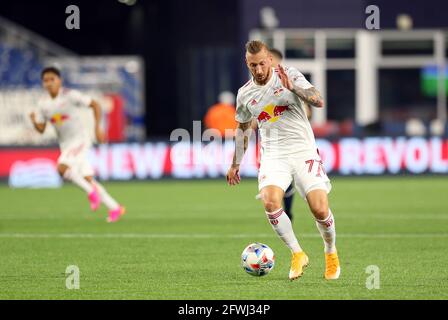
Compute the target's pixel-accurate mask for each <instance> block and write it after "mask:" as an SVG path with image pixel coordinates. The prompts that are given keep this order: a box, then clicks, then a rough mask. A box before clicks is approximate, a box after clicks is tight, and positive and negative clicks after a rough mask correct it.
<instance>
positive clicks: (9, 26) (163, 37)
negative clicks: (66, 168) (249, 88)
mask: <svg viewBox="0 0 448 320" xmlns="http://www.w3.org/2000/svg"><path fill="white" fill-rule="evenodd" d="M72 4H75V5H77V6H78V7H79V8H80V29H79V30H68V29H67V28H66V27H65V20H66V18H67V16H68V14H66V13H65V10H66V7H67V6H68V5H72ZM372 4H373V5H376V6H378V7H379V9H380V28H381V29H380V30H367V29H366V19H367V17H368V16H369V14H368V13H366V8H367V6H369V5H372ZM269 8H272V9H273V10H274V11H272V10H269ZM447 9H448V3H447V2H446V1H442V0H425V1H413V2H412V4H410V2H409V1H404V0H396V1H386V0H377V1H374V2H370V1H360V0H339V1H333V0H315V1H305V0H294V1H293V0H276V1H273V0H261V1H255V0H241V1H236V0H230V1H198V0H192V1H175V0H164V1H141V0H137V1H134V0H129V1H126V0H123V1H117V0H99V1H94V2H92V1H84V0H80V1H65V0H64V1H48V2H46V4H45V5H42V4H41V3H40V2H37V1H23V0H16V1H8V2H3V3H2V4H1V5H0V181H1V182H0V196H1V199H2V202H3V203H5V205H4V206H3V208H2V209H1V210H0V214H1V222H0V230H1V231H0V237H1V238H2V240H4V241H2V242H1V246H2V252H5V257H4V259H2V263H1V264H0V268H1V272H0V274H3V275H6V276H5V277H6V278H4V280H5V281H7V284H6V285H5V286H4V287H5V290H3V291H2V293H1V294H0V297H2V298H23V297H27V298H37V299H39V298H205V299H210V298H228V299H229V298H230V299H234V298H243V299H246V298H254V299H257V298H261V299H265V298H271V296H270V294H268V293H266V292H264V291H263V285H264V284H266V281H271V282H269V285H270V286H271V288H272V290H273V292H275V293H276V296H275V297H276V298H278V299H280V298H287V299H289V298H318V299H321V298H388V299H389V298H404V299H407V298H423V297H432V298H446V297H447V292H448V290H447V287H446V276H447V274H446V268H445V265H446V263H447V262H448V261H446V258H444V257H439V258H438V259H437V263H434V264H432V262H433V261H434V257H436V256H437V254H438V252H440V250H444V249H445V248H444V245H445V244H446V237H447V235H446V228H445V227H444V226H445V225H446V224H445V222H446V213H447V210H446V209H447V204H446V201H445V200H444V199H445V198H446V197H444V193H446V181H445V178H446V175H447V173H448V138H447V137H448V131H447V125H446V112H447V108H446V104H447V102H446V101H447V100H446V96H447V88H448V81H447V79H446V78H447V74H448V68H447V66H446V58H447V56H448V30H447V26H448V22H447V19H446V14H445V12H446V11H447ZM250 38H262V39H264V40H265V41H266V42H267V43H268V44H270V45H273V46H275V47H278V48H279V49H280V50H281V51H282V52H283V53H284V54H285V59H286V61H285V64H286V65H288V64H290V65H296V66H298V68H299V69H300V70H302V71H303V72H304V74H305V75H306V76H307V77H308V78H309V79H310V80H311V82H313V83H314V84H316V86H317V87H318V88H319V89H320V90H322V92H323V94H324V97H325V100H326V101H327V104H326V110H324V111H323V112H320V111H318V112H316V113H315V114H314V115H313V120H312V124H313V129H314V132H315V134H316V137H317V142H318V145H319V148H320V150H321V153H322V157H323V159H324V163H325V166H326V170H327V172H328V173H329V175H330V178H332V181H333V182H334V188H333V191H332V194H331V198H330V200H331V201H332V208H333V210H334V212H335V213H336V215H337V219H339V220H338V226H340V227H339V229H338V232H339V233H340V234H341V236H340V238H339V239H340V240H338V241H340V242H339V243H340V247H338V248H339V250H341V251H342V252H344V250H345V252H344V253H345V256H343V259H344V260H345V263H346V264H345V265H344V268H345V269H344V270H345V274H347V277H346V278H343V279H342V280H341V282H340V283H339V284H337V285H335V286H333V287H328V286H326V284H322V283H318V284H316V282H315V281H316V280H312V277H311V278H308V280H307V279H305V278H304V280H303V286H302V288H306V289H307V290H301V291H298V290H296V291H294V290H293V291H285V290H284V283H283V282H281V280H280V279H281V273H280V271H279V270H283V269H284V270H283V271H285V270H286V269H287V263H286V262H283V264H282V262H279V264H278V267H277V269H278V270H277V271H278V273H276V274H273V275H272V277H271V279H272V280H269V279H268V280H265V279H263V280H262V281H261V282H255V281H256V280H254V279H249V280H247V278H245V277H246V275H244V274H243V273H242V271H241V270H239V268H238V255H239V251H240V248H241V249H242V248H243V247H244V246H245V244H247V242H248V241H255V240H257V241H264V242H268V243H269V244H270V245H272V246H273V248H274V250H275V251H276V253H277V254H278V261H282V259H283V261H287V260H288V258H287V255H286V253H285V252H284V251H285V250H284V248H283V247H282V246H281V244H280V243H279V242H278V241H277V240H275V239H274V237H273V235H271V234H270V230H269V225H267V223H266V221H264V220H263V218H260V211H261V209H260V208H261V207H260V205H259V204H258V203H257V202H256V201H255V200H253V199H254V195H255V193H256V179H244V180H243V185H241V186H240V187H239V189H228V188H227V187H226V185H225V181H223V180H218V181H214V180H212V179H207V178H220V179H222V177H223V176H224V174H225V172H226V170H227V168H228V164H229V161H230V158H231V157H232V154H233V143H232V141H227V142H223V143H221V142H219V141H218V142H216V141H215V142H202V141H200V137H201V133H202V132H203V130H204V128H203V126H202V125H201V122H200V121H201V120H202V119H203V117H204V115H205V113H206V111H207V109H208V108H209V107H210V106H211V105H213V104H214V103H216V101H217V97H218V95H219V94H220V93H221V92H223V91H231V92H234V93H236V91H237V89H238V88H239V87H240V86H241V85H242V84H243V83H245V82H246V81H247V78H248V73H247V69H246V67H245V64H244V59H243V54H244V43H245V42H246V41H247V40H248V39H250ZM48 64H55V65H57V66H60V67H61V69H62V71H63V75H64V81H65V83H66V84H67V86H69V87H74V88H79V89H81V90H83V91H85V92H87V93H89V94H91V95H92V96H93V97H95V98H97V99H98V100H99V101H100V103H101V105H102V107H103V108H104V112H105V116H104V119H103V124H104V127H105V129H106V131H107V134H108V138H109V141H110V142H109V143H108V144H105V145H101V146H98V147H96V148H95V149H94V150H92V152H91V153H90V155H89V157H90V160H91V162H92V164H93V165H94V168H95V170H96V173H97V175H98V177H99V178H100V179H101V180H105V181H107V180H118V181H126V182H125V183H113V182H110V183H108V184H107V185H108V188H110V189H111V190H112V193H113V194H116V195H117V197H118V198H120V199H122V201H123V202H125V203H126V204H127V206H128V210H129V212H130V213H129V215H128V216H127V217H125V218H124V219H123V221H122V222H120V225H118V226H114V227H112V228H110V229H108V226H104V225H103V224H104V223H103V221H102V220H101V221H96V220H95V221H91V220H92V219H94V218H92V216H91V214H90V213H84V211H82V209H81V208H84V205H83V203H82V200H83V199H78V198H80V194H79V192H78V191H77V190H75V188H74V187H72V186H65V187H64V188H62V189H61V190H58V191H57V192H58V193H57V196H56V194H55V193H54V192H55V191H54V190H47V189H46V188H45V187H51V188H54V187H60V186H61V185H62V181H61V179H60V178H59V177H58V175H57V173H56V170H55V161H56V159H57V157H58V155H59V151H58V149H57V146H56V144H55V143H56V140H55V136H54V132H53V131H52V130H51V128H50V129H49V128H47V132H46V133H45V134H44V135H42V136H40V135H39V134H37V133H36V132H34V131H33V128H32V126H31V123H30V122H29V120H28V114H29V112H30V111H31V110H33V109H34V108H35V102H36V99H37V97H38V95H40V94H42V89H41V87H40V79H39V77H40V71H41V69H42V67H43V66H45V65H48ZM85 120H86V122H89V121H91V115H90V114H89V113H88V112H87V113H86V114H85ZM176 129H181V130H182V129H185V130H186V132H188V133H189V135H190V137H191V138H190V140H188V141H183V142H177V140H176V139H173V138H172V137H171V135H172V133H173V131H174V130H176ZM174 132H176V131H174ZM256 157H257V152H256V142H255V141H252V142H251V144H250V148H249V151H248V154H247V156H246V159H245V163H244V165H243V167H242V173H243V176H245V177H246V178H255V177H256V174H257V161H256V160H257V159H256ZM417 175H420V176H421V177H416V176H417ZM340 176H350V178H345V177H340ZM352 176H353V177H352ZM364 176H369V177H364ZM371 176H381V177H375V178H373V177H371ZM162 178H169V179H162ZM136 180H138V181H140V182H141V181H145V183H140V182H138V183H136ZM154 180H160V181H157V182H156V181H154ZM179 180H182V181H179ZM23 187H33V188H42V189H40V190H35V189H32V190H26V189H22V188H23ZM236 190H240V191H236ZM203 195H207V200H208V201H205V202H204V199H203ZM6 199H8V200H9V201H4V200H6ZM23 199H26V201H23ZM67 203H68V205H67ZM54 208H57V209H54ZM294 212H295V213H297V215H298V216H297V218H296V219H298V220H299V221H300V224H299V225H298V228H299V238H300V236H301V235H303V238H304V239H305V243H306V244H308V245H309V246H310V247H311V248H315V249H316V250H315V251H318V252H319V250H320V249H318V248H320V246H321V240H320V239H319V238H318V237H317V236H316V235H315V234H314V233H316V230H315V227H314V225H313V224H312V221H311V220H312V219H310V217H305V215H306V212H307V209H306V208H305V206H304V204H303V203H301V202H300V201H295V203H294ZM223 213H225V214H223ZM302 215H303V216H302ZM242 216H244V218H241V217H242ZM235 221H240V223H239V224H237V223H235ZM296 221H297V220H296ZM204 232H205V233H204ZM53 238H56V239H58V240H59V241H57V242H51V244H50V242H47V241H50V240H53ZM74 239H76V242H73V241H72V240H74ZM179 239H184V240H185V241H184V242H183V243H181V244H179ZM213 239H214V240H216V241H217V242H219V245H220V246H221V250H218V251H220V255H218V254H217V253H216V248H215V247H214V245H213ZM391 239H392V241H391ZM206 240H207V244H205V242H202V241H206ZM223 240H225V241H223ZM148 241H152V242H151V250H153V251H152V252H150V253H149V254H148V252H147V251H146V248H148ZM276 241H277V242H276ZM92 242H94V243H95V244H96V246H95V250H93V249H92ZM392 242H393V243H392ZM154 243H155V244H156V245H155V246H153V245H154ZM179 246H181V247H182V250H180V251H181V253H179V254H177V255H176V256H175V257H173V256H172V255H171V254H170V252H173V251H174V252H179ZM29 247H32V248H33V250H31V251H30V252H28V250H27V249H28V248H29ZM117 247H119V248H120V249H121V250H122V251H121V254H122V256H121V255H119V254H112V255H109V254H110V251H109V250H114V249H116V248H117ZM378 248H382V249H383V250H384V251H383V252H380V253H378ZM366 250H367V252H366ZM25 251H27V253H26V254H23V252H25ZM235 252H236V255H235ZM415 252H420V254H421V255H420V256H419V257H420V258H421V259H420V260H419V261H418V263H416V262H415V259H414V258H413V253H415ZM98 257H100V259H97V258H98ZM191 257H194V259H193V260H192V261H191V260H189V259H190V258H191ZM225 258H228V260H226V259H225ZM316 259H317V258H316ZM223 260H224V262H223V265H222V266H221V268H220V269H221V270H231V271H229V274H228V275H227V273H226V275H224V276H223V275H219V276H218V275H217V272H216V270H215V268H216V267H215V266H214V262H213V261H220V262H222V261H223ZM344 260H343V261H344ZM36 261H38V262H37V264H36ZM62 261H63V262H62ZM69 261H72V262H75V263H78V264H80V265H81V267H82V266H84V270H86V269H87V270H86V271H85V273H86V274H88V275H90V278H89V279H90V280H89V281H90V282H88V284H85V286H86V288H87V289H86V291H83V292H82V293H80V294H77V295H76V294H74V293H71V292H68V291H62V290H60V289H58V288H59V287H58V286H59V282H61V281H63V280H62V278H61V279H59V278H57V277H56V278H54V274H55V272H63V270H62V269H61V268H65V265H66V264H68V263H70V262H69ZM185 261H188V262H185ZM66 262H68V263H66ZM169 262H172V263H173V264H175V265H176V267H174V266H173V265H171V264H169ZM64 263H65V265H64ZM176 263H181V264H180V266H179V264H176ZM372 263H373V264H378V265H380V266H381V268H382V269H381V270H383V271H384V281H386V285H385V287H384V288H385V289H384V290H382V291H378V293H376V294H375V293H372V292H371V291H368V290H367V291H366V290H365V286H364V273H363V272H364V268H365V267H366V266H367V265H368V264H372ZM113 265H120V266H122V268H125V269H126V271H127V272H125V273H127V274H128V276H129V278H126V279H124V278H122V275H121V271H118V270H115V269H113V268H112V267H110V266H113ZM154 265H155V266H157V270H155V269H154V270H153V266H154ZM316 265H318V263H316ZM11 266H13V267H11ZM14 266H15V268H14ZM403 266H406V267H407V268H408V269H406V270H405V271H404V272H402V271H403ZM26 268H28V269H26ZM98 268H99V269H101V270H103V271H105V274H108V275H109V276H110V277H112V278H113V279H115V280H117V279H118V280H117V281H120V282H119V283H120V285H121V291H120V290H118V291H116V287H115V284H113V283H112V282H111V283H109V284H106V282H105V281H108V278H107V276H105V275H102V276H100V275H98V274H96V273H95V270H98ZM176 268H177V269H176ZM178 268H180V270H181V271H182V272H178V271H179V269H178ZM60 269H61V270H62V271H61V270H60ZM118 269H119V268H118ZM27 270H31V271H27ZM148 270H151V272H153V273H152V274H151V276H150V277H154V278H152V279H153V280H151V281H153V282H151V286H152V287H151V288H152V289H151V290H150V291H147V287H146V282H145V281H148V278H147V277H146V276H147V275H148V273H149V272H150V271H148ZM320 271H321V270H320V269H312V268H311V270H310V271H309V272H310V276H313V275H315V276H316V277H317V276H318V275H319V276H320ZM383 271H382V272H383ZM171 272H174V273H175V275H173V274H172V273H171ZM285 272H286V271H285ZM168 273H169V275H168ZM23 274H25V275H30V277H35V280H34V281H33V282H31V283H30V282H27V283H23V282H22V280H21V279H22V278H21V277H22V275H23ZM36 274H39V275H42V274H43V275H44V276H43V277H40V276H35V275H36ZM413 275H417V278H418V279H416V278H414V277H413ZM45 277H46V278H45ZM187 278H189V279H187ZM217 278H219V280H218V279H217ZM48 279H50V280H48ZM191 279H194V280H195V281H197V283H196V282H194V281H193V280H191ZM190 280H191V281H190ZM192 281H193V282H192ZM218 281H220V282H218ZM246 282H248V286H250V287H248V288H247V289H250V290H251V292H252V295H250V296H248V295H246V294H245V292H244V291H243V289H246V287H245V286H246V284H247V283H246ZM61 283H62V282H61ZM173 283H177V284H178V286H175V285H174V284H173ZM179 286H181V287H179ZM324 289H327V290H324ZM232 290H233V291H232ZM232 292H233V293H232Z"/></svg>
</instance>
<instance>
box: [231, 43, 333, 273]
mask: <svg viewBox="0 0 448 320" xmlns="http://www.w3.org/2000/svg"><path fill="white" fill-rule="evenodd" d="M246 64H247V67H248V69H249V71H250V73H251V74H252V79H251V80H249V81H248V82H247V83H246V84H245V85H244V86H243V87H241V88H240V89H239V91H238V96H237V109H236V120H237V122H238V129H237V133H236V136H235V142H236V143H235V145H236V147H235V155H234V157H233V162H232V165H231V167H230V169H229V170H228V172H227V182H228V184H229V185H236V184H238V183H239V182H240V180H241V179H240V175H239V165H240V163H241V160H242V158H243V155H244V153H245V151H246V149H247V144H248V140H249V135H250V131H251V129H250V125H251V120H252V119H253V118H255V119H257V122H258V127H259V132H260V137H261V161H260V162H261V164H260V170H259V174H258V188H259V192H260V195H261V200H262V201H263V205H264V209H265V212H266V215H267V218H268V220H269V222H270V223H271V225H272V227H273V229H274V231H275V232H276V233H277V234H278V236H279V237H280V238H281V239H282V240H283V242H284V243H285V244H286V245H287V246H288V247H289V249H290V250H291V252H292V258H291V269H290V272H289V279H291V280H295V279H297V278H299V277H300V276H301V275H302V274H303V269H304V268H305V267H306V266H307V265H308V256H307V255H306V254H305V252H304V251H303V250H302V248H301V247H300V245H299V242H298V241H297V238H296V236H295V234H294V231H293V228H292V224H291V221H290V219H289V218H288V216H287V215H286V214H285V212H284V210H283V208H282V206H281V204H282V199H283V196H284V193H285V190H286V189H287V188H288V186H289V185H290V183H291V182H293V181H294V184H295V188H296V190H297V191H298V192H299V193H300V195H301V196H302V197H303V198H304V199H305V200H306V201H307V203H308V205H309V208H310V210H311V212H312V213H313V215H314V217H315V219H316V225H317V228H318V230H319V232H320V234H321V236H322V239H323V241H324V246H325V249H324V252H325V273H324V277H325V279H328V280H330V279H337V278H339V274H340V265H339V258H338V255H337V251H336V245H335V243H336V231H335V223H334V217H333V214H332V212H331V210H330V209H329V205H328V197H327V194H328V193H329V192H330V190H331V184H330V180H329V179H328V177H327V175H326V173H325V171H324V168H323V165H322V160H321V158H320V156H319V153H318V150H317V147H316V143H315V140H314V134H313V131H312V129H311V126H310V123H309V121H308V119H307V115H306V112H305V109H304V107H303V105H302V101H303V102H305V103H307V104H308V105H310V106H313V107H317V108H322V107H323V100H322V98H321V96H320V93H319V92H318V91H317V90H316V88H314V87H313V86H312V85H311V84H310V83H309V82H308V81H307V80H306V79H305V77H304V76H303V75H302V74H301V73H300V72H299V71H298V70H297V69H295V68H286V67H285V68H283V67H282V66H281V65H278V66H277V68H276V69H274V68H273V65H272V55H271V53H270V52H269V49H268V47H267V46H266V44H264V43H263V42H261V41H249V42H248V43H247V44H246Z"/></svg>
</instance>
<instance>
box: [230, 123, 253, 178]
mask: <svg viewBox="0 0 448 320" xmlns="http://www.w3.org/2000/svg"><path fill="white" fill-rule="evenodd" d="M251 123H252V122H251V121H249V122H246V123H240V122H238V127H237V129H236V134H235V154H234V155H233V160H232V165H231V166H230V169H229V170H228V171H227V176H226V178H227V183H228V184H229V185H231V186H233V185H236V184H239V183H240V181H241V178H240V174H239V171H240V163H241V161H242V160H243V157H244V154H245V153H246V150H247V147H248V145H249V137H250V133H251V131H252V129H251Z"/></svg>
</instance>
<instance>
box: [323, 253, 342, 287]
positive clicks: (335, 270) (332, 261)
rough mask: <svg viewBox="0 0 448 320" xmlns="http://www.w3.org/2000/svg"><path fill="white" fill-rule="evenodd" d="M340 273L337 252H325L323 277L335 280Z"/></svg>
mask: <svg viewBox="0 0 448 320" xmlns="http://www.w3.org/2000/svg"><path fill="white" fill-rule="evenodd" d="M340 274H341V267H340V265H339V258H338V253H337V252H334V253H326V254H325V279H327V280H336V279H338V278H339V275H340Z"/></svg>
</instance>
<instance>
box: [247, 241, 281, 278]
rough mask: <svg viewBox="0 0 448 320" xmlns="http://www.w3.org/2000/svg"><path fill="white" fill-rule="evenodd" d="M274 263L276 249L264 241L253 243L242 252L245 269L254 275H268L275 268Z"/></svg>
mask: <svg viewBox="0 0 448 320" xmlns="http://www.w3.org/2000/svg"><path fill="white" fill-rule="evenodd" d="M274 264H275V255H274V251H272V249H271V248H269V247H268V246H267V245H265V244H263V243H258V242H256V243H252V244H250V245H248V246H247V247H246V248H245V249H244V251H243V253H242V254H241V265H242V267H243V269H244V271H246V272H247V273H248V274H250V275H253V276H258V277H261V276H264V275H267V274H268V273H269V272H271V270H272V269H273V268H274Z"/></svg>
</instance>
